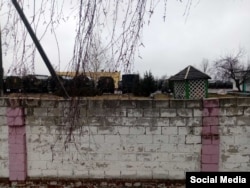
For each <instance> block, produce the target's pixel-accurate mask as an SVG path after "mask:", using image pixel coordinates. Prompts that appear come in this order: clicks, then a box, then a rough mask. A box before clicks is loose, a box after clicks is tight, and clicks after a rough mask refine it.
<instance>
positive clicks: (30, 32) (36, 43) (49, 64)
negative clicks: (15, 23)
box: [12, 0, 69, 98]
mask: <svg viewBox="0 0 250 188" xmlns="http://www.w3.org/2000/svg"><path fill="white" fill-rule="evenodd" d="M12 3H13V5H14V6H15V8H16V10H17V12H18V14H19V16H20V17H21V19H22V21H23V23H24V25H25V27H26V29H27V30H28V32H29V34H30V37H31V38H32V40H33V42H34V43H35V45H36V48H37V50H38V51H39V53H40V55H41V57H42V59H43V61H44V63H45V65H46V66H47V68H48V70H49V72H50V74H51V76H52V77H53V78H55V79H56V82H57V85H58V86H59V87H61V89H62V90H63V92H64V97H65V98H69V95H68V93H67V91H66V89H65V88H64V86H63V84H62V82H61V81H60V79H59V78H58V76H57V74H56V72H55V70H54V68H53V67H52V65H51V63H50V61H49V59H48V57H47V55H46V53H45V52H44V50H43V48H42V46H41V44H40V43H39V41H38V39H37V37H36V35H35V33H34V31H33V29H32V28H31V26H30V24H29V22H28V20H27V18H26V17H25V15H24V13H23V11H22V9H21V7H20V6H19V4H18V2H17V1H16V0H12Z"/></svg>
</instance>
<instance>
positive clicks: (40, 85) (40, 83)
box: [22, 74, 49, 93]
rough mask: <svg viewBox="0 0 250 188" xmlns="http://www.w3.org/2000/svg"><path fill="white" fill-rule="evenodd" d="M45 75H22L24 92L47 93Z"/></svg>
mask: <svg viewBox="0 0 250 188" xmlns="http://www.w3.org/2000/svg"><path fill="white" fill-rule="evenodd" d="M48 78H49V76H47V75H31V74H30V75H26V76H23V78H22V80H23V90H24V92H25V93H26V92H27V93H47V92H48Z"/></svg>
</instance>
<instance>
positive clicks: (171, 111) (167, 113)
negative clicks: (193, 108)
mask: <svg viewBox="0 0 250 188" xmlns="http://www.w3.org/2000/svg"><path fill="white" fill-rule="evenodd" d="M176 116H177V112H176V109H175V108H161V109H160V117H176Z"/></svg>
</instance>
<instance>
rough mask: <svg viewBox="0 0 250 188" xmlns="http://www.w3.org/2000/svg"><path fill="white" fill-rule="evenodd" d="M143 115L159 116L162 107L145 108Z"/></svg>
mask: <svg viewBox="0 0 250 188" xmlns="http://www.w3.org/2000/svg"><path fill="white" fill-rule="evenodd" d="M143 116H144V117H154V118H158V117H160V109H159V108H150V109H143Z"/></svg>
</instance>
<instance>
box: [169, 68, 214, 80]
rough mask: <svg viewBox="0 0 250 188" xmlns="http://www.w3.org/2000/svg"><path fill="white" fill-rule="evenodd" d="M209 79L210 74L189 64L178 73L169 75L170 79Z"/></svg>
mask: <svg viewBox="0 0 250 188" xmlns="http://www.w3.org/2000/svg"><path fill="white" fill-rule="evenodd" d="M198 79H211V77H210V76H208V75H207V74H205V73H203V72H201V71H200V70H198V69H196V68H194V67H193V66H191V65H189V66H188V67H186V68H185V69H183V70H182V71H180V72H179V73H177V74H176V75H174V76H171V77H170V80H198Z"/></svg>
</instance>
